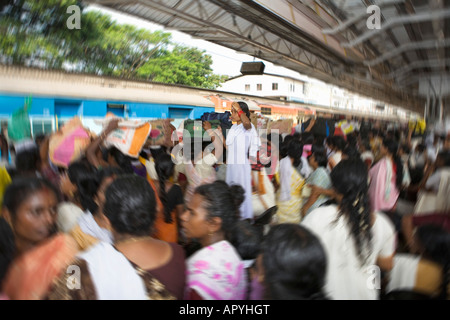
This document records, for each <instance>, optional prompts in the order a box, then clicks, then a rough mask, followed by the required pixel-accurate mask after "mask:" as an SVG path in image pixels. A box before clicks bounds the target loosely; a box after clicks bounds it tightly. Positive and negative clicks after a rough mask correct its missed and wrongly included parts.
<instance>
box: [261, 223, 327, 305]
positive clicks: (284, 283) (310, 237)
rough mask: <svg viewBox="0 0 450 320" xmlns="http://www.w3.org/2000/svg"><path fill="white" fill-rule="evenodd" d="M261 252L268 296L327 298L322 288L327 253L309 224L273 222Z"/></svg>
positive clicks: (288, 298)
mask: <svg viewBox="0 0 450 320" xmlns="http://www.w3.org/2000/svg"><path fill="white" fill-rule="evenodd" d="M261 252H262V254H263V257H262V262H263V267H264V282H265V294H266V298H267V299H269V300H318V299H327V297H326V295H325V294H324V290H323V288H324V285H325V277H326V270H327V257H326V254H325V250H324V248H323V246H322V244H321V243H320V241H319V239H318V238H317V237H316V236H315V235H314V234H313V233H312V232H311V231H309V230H308V229H307V228H305V227H303V226H301V225H298V224H291V223H282V224H278V225H275V226H273V227H272V228H271V229H270V230H269V232H268V233H267V235H266V236H265V239H264V241H263V243H262V248H261Z"/></svg>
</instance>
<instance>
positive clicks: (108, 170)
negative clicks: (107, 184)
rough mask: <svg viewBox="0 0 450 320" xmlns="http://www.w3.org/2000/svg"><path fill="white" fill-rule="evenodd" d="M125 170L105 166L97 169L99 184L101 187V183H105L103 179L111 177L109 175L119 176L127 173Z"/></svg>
mask: <svg viewBox="0 0 450 320" xmlns="http://www.w3.org/2000/svg"><path fill="white" fill-rule="evenodd" d="M125 174H126V173H125V171H123V170H122V169H121V168H118V167H112V166H110V167H103V168H101V169H100V170H98V171H97V181H98V186H99V187H100V185H101V184H102V183H103V180H105V179H107V178H109V177H114V176H116V177H119V176H122V175H125Z"/></svg>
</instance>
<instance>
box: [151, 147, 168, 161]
mask: <svg viewBox="0 0 450 320" xmlns="http://www.w3.org/2000/svg"><path fill="white" fill-rule="evenodd" d="M166 153H167V147H165V146H159V148H157V147H156V146H155V147H152V148H150V154H151V155H152V157H153V159H156V158H157V157H158V156H159V155H161V154H166Z"/></svg>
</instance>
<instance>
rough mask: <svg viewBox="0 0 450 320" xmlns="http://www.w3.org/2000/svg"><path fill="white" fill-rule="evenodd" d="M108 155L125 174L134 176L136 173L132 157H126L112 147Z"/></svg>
mask: <svg viewBox="0 0 450 320" xmlns="http://www.w3.org/2000/svg"><path fill="white" fill-rule="evenodd" d="M108 155H110V156H111V157H113V158H114V160H116V162H117V164H118V165H119V167H120V168H122V170H123V171H124V172H125V173H129V174H132V173H134V170H133V166H132V164H131V160H132V159H131V157H129V156H127V155H125V154H123V153H122V151H120V150H119V149H117V148H116V147H111V148H109V149H108Z"/></svg>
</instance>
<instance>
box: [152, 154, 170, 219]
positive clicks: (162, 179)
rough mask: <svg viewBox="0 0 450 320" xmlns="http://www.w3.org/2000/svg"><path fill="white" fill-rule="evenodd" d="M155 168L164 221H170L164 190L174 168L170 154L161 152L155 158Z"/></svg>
mask: <svg viewBox="0 0 450 320" xmlns="http://www.w3.org/2000/svg"><path fill="white" fill-rule="evenodd" d="M155 170H156V174H157V175H158V180H159V199H160V200H161V202H162V204H163V206H164V221H165V222H166V223H172V222H173V219H172V215H171V209H170V206H169V201H168V196H167V192H166V182H167V180H169V179H170V177H171V176H172V175H173V173H174V170H175V163H174V162H173V161H172V157H171V156H170V154H167V153H162V154H160V155H158V156H157V157H156V158H155Z"/></svg>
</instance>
